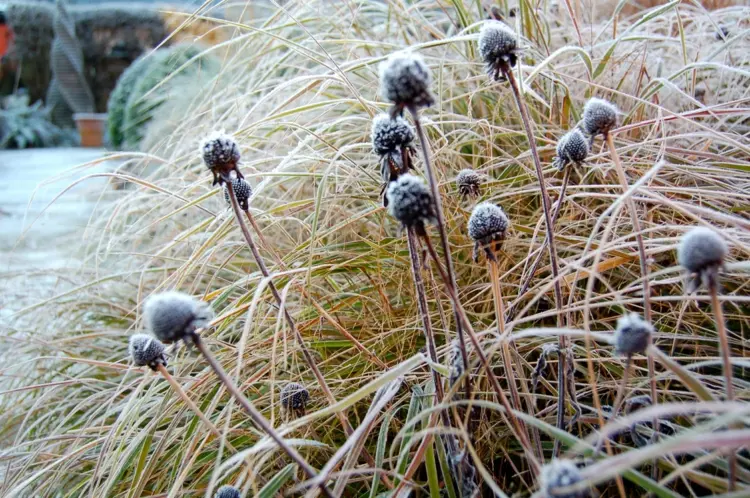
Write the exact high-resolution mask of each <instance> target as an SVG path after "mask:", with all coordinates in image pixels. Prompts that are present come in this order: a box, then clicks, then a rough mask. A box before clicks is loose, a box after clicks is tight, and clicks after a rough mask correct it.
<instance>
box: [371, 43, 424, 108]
mask: <svg viewBox="0 0 750 498" xmlns="http://www.w3.org/2000/svg"><path fill="white" fill-rule="evenodd" d="M430 84H432V75H431V74H430V70H429V68H428V67H427V64H425V62H424V59H423V58H422V56H420V55H419V54H416V53H412V52H397V53H395V54H392V55H391V56H390V57H388V59H386V60H385V61H383V62H382V63H381V64H380V92H381V94H382V95H383V97H385V99H386V100H388V101H390V102H393V104H394V105H395V108H394V114H396V113H398V112H401V111H403V109H404V108H407V109H414V110H416V109H419V108H420V107H429V106H431V105H432V104H433V103H435V98H434V97H433V96H432V94H431V93H430Z"/></svg>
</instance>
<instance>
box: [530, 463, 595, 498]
mask: <svg viewBox="0 0 750 498" xmlns="http://www.w3.org/2000/svg"><path fill="white" fill-rule="evenodd" d="M582 480H583V478H582V477H581V471H580V470H578V467H576V464H575V463H573V462H572V461H570V460H563V459H556V460H552V461H551V462H550V463H548V464H547V465H545V466H544V467H542V475H541V483H542V484H541V488H542V491H543V492H544V495H545V497H546V498H587V497H588V496H590V493H589V490H587V489H585V490H581V491H570V492H565V491H564V490H563V489H564V488H567V487H569V486H573V485H575V484H577V483H579V482H581V481H582Z"/></svg>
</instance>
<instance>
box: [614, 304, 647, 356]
mask: <svg viewBox="0 0 750 498" xmlns="http://www.w3.org/2000/svg"><path fill="white" fill-rule="evenodd" d="M653 333H654V328H653V327H652V326H651V324H650V323H648V322H646V321H645V320H643V319H642V318H641V317H640V316H638V315H637V314H636V313H631V314H629V315H624V316H622V317H620V318H619V319H618V320H617V329H616V330H615V353H616V354H618V355H621V356H632V355H634V354H635V353H645V352H646V349H647V348H648V345H649V342H650V340H651V335H652V334H653Z"/></svg>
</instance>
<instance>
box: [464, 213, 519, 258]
mask: <svg viewBox="0 0 750 498" xmlns="http://www.w3.org/2000/svg"><path fill="white" fill-rule="evenodd" d="M509 227H510V221H509V220H508V216H507V215H506V214H505V211H503V208H501V207H500V206H498V205H496V204H493V203H491V202H482V203H480V204H477V205H476V206H475V207H474V210H473V211H472V212H471V216H470V217H469V237H471V238H472V239H473V240H474V261H478V260H479V249H484V251H485V254H486V255H487V257H488V258H489V259H491V260H493V261H494V258H495V250H496V249H497V248H498V246H499V244H500V243H501V242H502V241H503V240H505V237H506V236H507V234H508V228H509Z"/></svg>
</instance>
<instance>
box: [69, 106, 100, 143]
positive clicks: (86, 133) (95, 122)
mask: <svg viewBox="0 0 750 498" xmlns="http://www.w3.org/2000/svg"><path fill="white" fill-rule="evenodd" d="M73 119H74V120H75V122H76V127H77V128H78V133H79V134H80V135H81V147H101V146H102V144H103V143H104V123H105V122H106V120H107V115H106V114H93V113H80V114H79V113H76V114H73Z"/></svg>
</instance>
